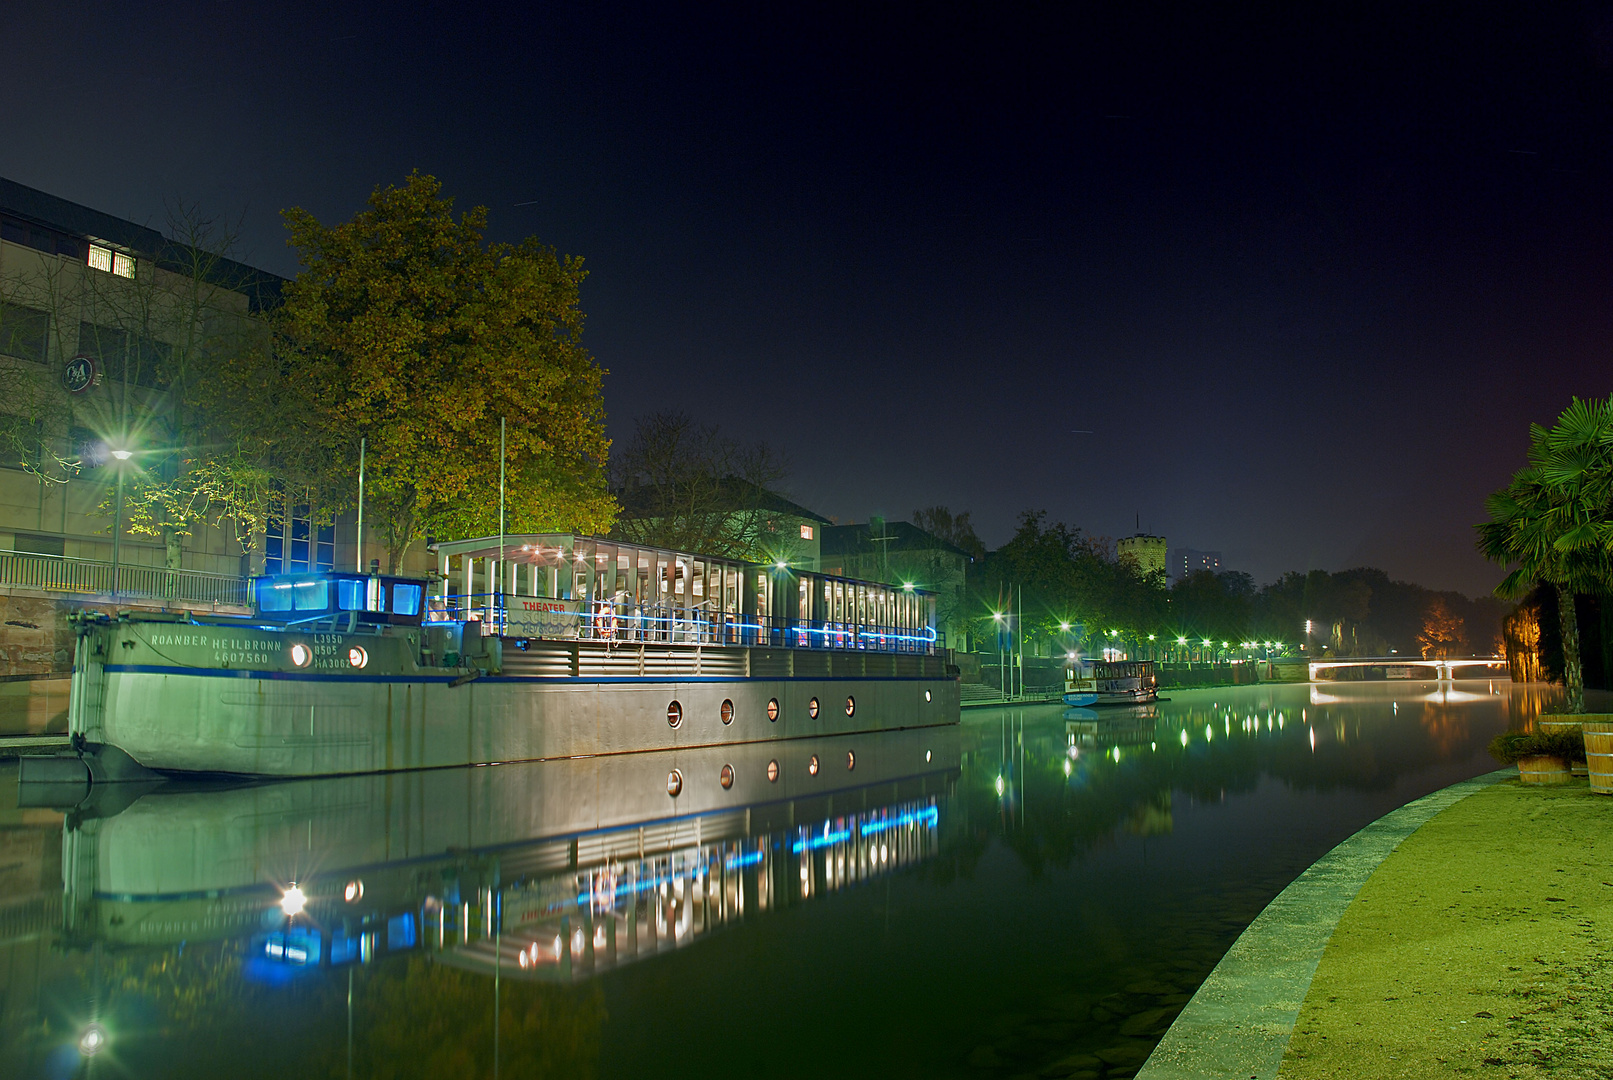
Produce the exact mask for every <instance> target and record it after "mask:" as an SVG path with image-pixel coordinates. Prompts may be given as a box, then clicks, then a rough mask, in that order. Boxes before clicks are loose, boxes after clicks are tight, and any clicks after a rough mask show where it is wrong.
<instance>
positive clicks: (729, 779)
mask: <svg viewBox="0 0 1613 1080" xmlns="http://www.w3.org/2000/svg"><path fill="white" fill-rule="evenodd" d="M717 783H719V784H721V785H722V786H723V790H724V791H727V790H728V789H729V788H731V787H733V786H734V767H733V766H732V765H724V766H723V767H722V772H720V773H718V774H717Z"/></svg>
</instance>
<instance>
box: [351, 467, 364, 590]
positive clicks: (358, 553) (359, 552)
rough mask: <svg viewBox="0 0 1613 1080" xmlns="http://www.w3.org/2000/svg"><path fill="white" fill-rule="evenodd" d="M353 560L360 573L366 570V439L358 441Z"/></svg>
mask: <svg viewBox="0 0 1613 1080" xmlns="http://www.w3.org/2000/svg"><path fill="white" fill-rule="evenodd" d="M353 546H354V547H355V548H356V550H355V551H354V552H353V561H354V562H356V563H357V564H358V565H357V566H356V567H355V568H354V569H356V570H357V571H358V572H359V573H361V574H362V573H363V572H364V439H362V438H360V439H359V441H358V536H357V538H356V539H355V540H354V543H353Z"/></svg>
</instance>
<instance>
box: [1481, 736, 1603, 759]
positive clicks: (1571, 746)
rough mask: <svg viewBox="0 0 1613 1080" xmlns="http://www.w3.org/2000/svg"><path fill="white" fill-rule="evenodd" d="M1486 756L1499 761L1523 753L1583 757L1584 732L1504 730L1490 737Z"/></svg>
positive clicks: (1530, 755) (1522, 756)
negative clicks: (1488, 751) (1488, 754)
mask: <svg viewBox="0 0 1613 1080" xmlns="http://www.w3.org/2000/svg"><path fill="white" fill-rule="evenodd" d="M1490 756H1491V757H1493V758H1495V760H1497V761H1499V762H1500V763H1501V764H1503V765H1512V764H1515V763H1516V762H1517V761H1518V759H1519V758H1526V757H1555V758H1562V759H1563V760H1564V761H1584V760H1585V736H1584V735H1582V734H1580V733H1579V732H1578V731H1552V732H1545V731H1535V732H1522V731H1505V732H1502V733H1501V734H1500V735H1497V736H1496V737H1495V738H1493V739H1491V740H1490Z"/></svg>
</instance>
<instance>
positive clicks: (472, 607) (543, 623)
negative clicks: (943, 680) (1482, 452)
mask: <svg viewBox="0 0 1613 1080" xmlns="http://www.w3.org/2000/svg"><path fill="white" fill-rule="evenodd" d="M506 599H507V598H506V597H505V596H503V595H502V594H500V595H498V596H490V595H488V594H485V593H484V594H473V595H471V596H469V597H464V596H450V597H449V598H448V600H447V602H446V603H445V602H444V601H443V599H442V598H441V597H435V596H434V597H431V598H430V602H429V608H428V610H427V612H426V621H427V622H428V623H430V622H461V621H465V620H478V621H482V622H489V623H491V624H493V626H495V627H496V628H497V630H498V632H499V633H500V634H504V635H507V636H510V637H534V638H566V639H572V640H580V641H604V642H615V643H619V644H623V645H627V644H635V645H636V644H640V643H651V644H668V645H751V646H759V647H764V648H779V649H839V650H846V649H854V650H864V651H871V652H886V653H918V654H922V655H933V654H935V653H936V652H937V650H939V649H944V648H945V647H946V642H945V641H944V640H942V639H941V637H940V635H938V634H937V633H936V632H935V631H934V630H932V629H930V628H928V627H919V628H912V627H897V626H875V625H871V624H868V623H847V622H823V621H818V620H809V619H782V618H773V617H771V616H767V615H747V614H742V613H738V612H708V611H704V610H702V609H699V608H695V609H692V610H691V609H681V608H664V607H650V606H644V607H634V608H631V609H628V608H627V607H626V606H624V605H618V606H616V607H612V606H611V605H609V604H601V605H598V606H597V608H596V610H594V611H592V612H586V611H585V612H578V611H543V612H531V611H517V610H513V609H511V608H510V607H508V606H507V605H506ZM517 599H519V598H517Z"/></svg>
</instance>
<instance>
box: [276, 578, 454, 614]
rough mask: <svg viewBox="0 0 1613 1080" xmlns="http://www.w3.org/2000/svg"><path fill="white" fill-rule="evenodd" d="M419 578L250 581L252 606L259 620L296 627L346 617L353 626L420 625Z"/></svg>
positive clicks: (422, 594)
mask: <svg viewBox="0 0 1613 1080" xmlns="http://www.w3.org/2000/svg"><path fill="white" fill-rule="evenodd" d="M428 586H429V582H427V581H426V580H424V579H423V578H406V577H393V576H391V575H387V574H360V573H341V572H331V571H324V572H321V573H312V574H274V575H266V576H264V577H255V578H253V579H252V609H253V612H254V613H255V614H256V616H257V617H258V618H259V619H260V620H262V621H264V622H272V623H282V624H285V625H288V626H289V625H295V624H298V623H314V622H320V621H322V620H325V619H339V618H341V617H343V616H347V617H349V618H350V620H351V621H352V622H353V623H355V624H358V625H384V626H419V625H420V622H421V619H422V617H423V616H424V614H425V609H426V590H427V588H428Z"/></svg>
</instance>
